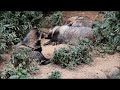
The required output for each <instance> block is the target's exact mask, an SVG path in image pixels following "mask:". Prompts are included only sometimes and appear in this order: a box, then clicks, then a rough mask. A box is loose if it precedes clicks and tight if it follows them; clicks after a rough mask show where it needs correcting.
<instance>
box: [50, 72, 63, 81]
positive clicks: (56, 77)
mask: <svg viewBox="0 0 120 90" xmlns="http://www.w3.org/2000/svg"><path fill="white" fill-rule="evenodd" d="M60 77H61V74H60V72H59V71H54V72H51V75H50V76H48V79H60Z"/></svg>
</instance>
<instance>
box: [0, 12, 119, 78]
mask: <svg viewBox="0 0 120 90" xmlns="http://www.w3.org/2000/svg"><path fill="white" fill-rule="evenodd" d="M72 16H88V17H90V18H91V19H92V20H95V18H96V17H98V12H96V11H65V12H64V13H63V20H64V21H65V20H66V19H68V18H69V17H72ZM46 41H47V40H44V39H43V40H42V44H43V43H45V42H46ZM65 46H66V45H65V44H60V45H56V46H52V45H48V46H42V49H43V51H42V53H43V54H44V56H45V57H47V58H51V57H52V54H53V52H54V50H55V49H57V48H60V47H65ZM6 57H9V58H10V55H7V54H6ZM92 59H93V62H91V63H90V64H87V65H86V64H82V65H79V66H77V67H76V68H74V69H73V70H70V69H65V68H61V67H60V66H58V65H54V64H48V65H40V66H39V70H38V71H36V74H34V77H36V78H38V79H48V76H49V75H50V74H51V72H52V71H59V72H60V73H61V78H62V79H107V75H108V73H109V71H110V70H111V69H112V68H113V67H120V53H116V54H114V55H107V54H105V55H104V57H102V56H93V57H92ZM3 64H4V63H3ZM3 64H1V65H0V69H1V68H2V67H3Z"/></svg>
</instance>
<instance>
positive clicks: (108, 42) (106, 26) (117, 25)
mask: <svg viewBox="0 0 120 90" xmlns="http://www.w3.org/2000/svg"><path fill="white" fill-rule="evenodd" d="M93 28H94V31H95V34H96V37H97V38H96V39H97V40H96V41H97V44H101V45H102V47H104V48H103V49H104V51H105V52H108V53H113V52H115V51H120V48H119V47H120V12H119V11H105V12H104V18H103V20H101V21H96V23H95V24H94V27H93Z"/></svg>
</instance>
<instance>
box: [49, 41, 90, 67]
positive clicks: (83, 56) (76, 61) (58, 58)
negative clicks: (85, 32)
mask: <svg viewBox="0 0 120 90" xmlns="http://www.w3.org/2000/svg"><path fill="white" fill-rule="evenodd" d="M90 45H91V44H90V42H89V41H88V40H87V39H86V40H83V41H80V42H79V43H78V44H77V45H75V46H69V47H67V48H60V49H58V50H55V52H54V54H53V57H52V59H51V60H52V61H53V63H55V64H58V65H60V66H62V67H75V66H77V65H80V64H81V63H89V62H90V61H91V58H90V55H89V51H90Z"/></svg>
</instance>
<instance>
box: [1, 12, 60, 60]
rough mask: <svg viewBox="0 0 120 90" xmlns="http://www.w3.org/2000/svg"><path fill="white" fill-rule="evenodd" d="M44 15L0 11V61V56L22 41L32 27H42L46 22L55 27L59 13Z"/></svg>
mask: <svg viewBox="0 0 120 90" xmlns="http://www.w3.org/2000/svg"><path fill="white" fill-rule="evenodd" d="M48 13H49V12H48ZM44 14H46V13H44V12H43V11H0V59H1V54H3V53H4V52H5V51H6V50H8V49H9V48H11V46H12V45H14V44H16V43H18V42H19V41H20V40H22V39H23V38H24V37H25V35H26V34H27V33H28V32H29V30H30V29H31V27H32V26H37V27H43V26H44V24H46V23H47V22H48V24H50V25H53V24H54V25H56V24H59V23H60V21H61V20H60V18H61V15H62V14H61V12H59V11H53V12H52V13H50V14H46V15H47V16H45V15H44ZM44 20H47V21H44ZM46 26H48V25H46Z"/></svg>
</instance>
